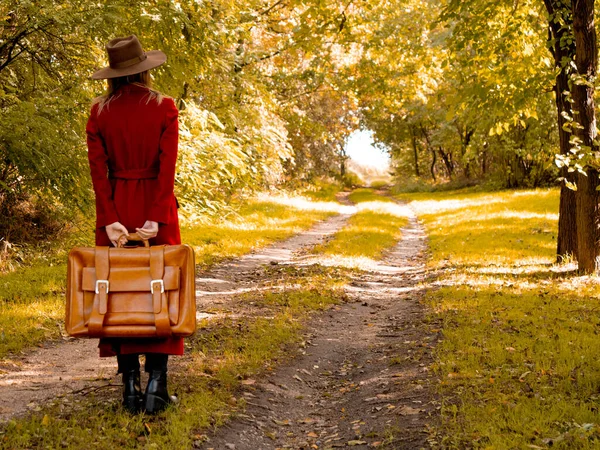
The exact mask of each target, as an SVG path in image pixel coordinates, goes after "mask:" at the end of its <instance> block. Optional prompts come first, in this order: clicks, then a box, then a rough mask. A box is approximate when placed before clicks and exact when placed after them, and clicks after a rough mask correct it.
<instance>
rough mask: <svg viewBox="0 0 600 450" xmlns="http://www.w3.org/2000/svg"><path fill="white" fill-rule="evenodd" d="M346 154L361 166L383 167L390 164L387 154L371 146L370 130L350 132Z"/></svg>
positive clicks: (371, 134) (371, 136)
mask: <svg viewBox="0 0 600 450" xmlns="http://www.w3.org/2000/svg"><path fill="white" fill-rule="evenodd" d="M346 154H347V155H348V156H349V157H350V158H352V159H353V160H354V161H356V162H357V163H358V164H360V165H361V166H373V167H377V168H378V169H385V168H387V167H388V166H389V164H390V159H389V156H388V154H387V153H386V152H383V151H381V150H379V149H378V148H375V147H374V146H373V133H372V132H370V131H361V130H358V131H355V132H354V133H352V134H351V135H350V137H349V138H348V142H347V143H346Z"/></svg>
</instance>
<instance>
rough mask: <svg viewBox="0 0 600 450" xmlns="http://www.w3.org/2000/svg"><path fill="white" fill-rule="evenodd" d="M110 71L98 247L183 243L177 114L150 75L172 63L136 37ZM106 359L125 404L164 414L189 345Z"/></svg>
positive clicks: (94, 163)
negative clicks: (170, 377) (171, 376)
mask: <svg viewBox="0 0 600 450" xmlns="http://www.w3.org/2000/svg"><path fill="white" fill-rule="evenodd" d="M106 50H107V52H108V60H109V63H110V65H109V67H105V68H103V69H100V70H98V71H97V72H95V73H94V74H93V75H92V78H93V79H106V80H107V82H108V90H107V92H106V94H105V95H103V96H101V97H98V98H97V99H95V100H94V103H93V105H92V109H91V113H90V117H89V120H88V123H87V127H86V132H87V145H88V159H89V163H90V172H91V176H92V182H93V186H94V192H95V194H96V245H97V246H109V245H111V244H112V245H115V246H117V245H118V244H123V243H125V242H126V241H127V238H128V236H129V233H132V232H137V234H138V235H139V236H141V237H142V238H144V239H149V240H150V244H151V245H160V244H180V243H181V239H180V234H179V223H178V218H177V201H176V200H175V196H174V194H173V187H174V182H175V163H176V160H177V142H178V122H177V116H178V112H177V108H176V107H175V104H174V102H173V100H172V99H171V98H168V97H164V96H163V95H161V94H160V93H159V92H157V91H155V90H153V89H151V85H150V74H149V72H148V71H149V70H150V69H152V68H154V67H158V66H160V65H161V64H163V63H164V62H165V61H166V59H167V58H166V55H165V54H164V53H163V52H161V51H158V50H154V51H149V52H144V51H143V49H142V46H141V44H140V42H139V41H138V39H137V37H136V36H134V35H132V36H128V37H125V38H117V39H113V40H111V41H110V42H109V43H108V44H107V46H106ZM99 348H100V357H107V356H116V357H117V364H118V370H119V373H121V374H123V384H124V391H123V405H124V407H125V408H126V409H128V410H129V411H131V412H138V411H140V410H142V409H143V410H145V411H146V412H148V413H156V412H158V411H160V410H162V409H164V408H165V407H166V406H167V405H168V404H169V403H170V402H171V401H172V399H171V397H170V396H169V394H168V391H167V362H168V357H169V355H181V354H183V339H182V338H168V339H101V340H100V344H99ZM142 353H143V354H145V355H146V365H145V370H146V372H148V373H149V380H148V386H147V388H146V392H145V394H144V395H143V396H142V393H141V388H140V363H139V359H138V356H139V355H140V354H142Z"/></svg>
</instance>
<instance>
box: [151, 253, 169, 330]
mask: <svg viewBox="0 0 600 450" xmlns="http://www.w3.org/2000/svg"><path fill="white" fill-rule="evenodd" d="M150 276H151V277H152V281H151V282H150V292H151V293H152V303H153V305H154V325H155V327H156V335H157V336H158V337H169V336H171V322H170V321H169V305H168V304H167V294H165V284H164V282H163V278H164V276H165V247H164V246H162V245H161V246H157V247H150Z"/></svg>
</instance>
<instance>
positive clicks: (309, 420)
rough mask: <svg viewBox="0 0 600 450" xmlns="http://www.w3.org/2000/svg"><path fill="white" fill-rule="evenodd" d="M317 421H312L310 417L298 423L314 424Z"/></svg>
mask: <svg viewBox="0 0 600 450" xmlns="http://www.w3.org/2000/svg"><path fill="white" fill-rule="evenodd" d="M314 421H315V419H311V418H310V417H307V418H305V419H300V420H299V421H298V423H313V422H314Z"/></svg>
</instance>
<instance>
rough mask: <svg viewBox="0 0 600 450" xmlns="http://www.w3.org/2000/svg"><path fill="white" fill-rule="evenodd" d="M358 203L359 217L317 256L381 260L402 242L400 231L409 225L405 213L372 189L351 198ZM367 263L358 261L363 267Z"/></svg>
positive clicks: (321, 249) (325, 245) (358, 191)
mask: <svg viewBox="0 0 600 450" xmlns="http://www.w3.org/2000/svg"><path fill="white" fill-rule="evenodd" d="M349 198H350V200H351V201H353V202H355V203H357V206H356V208H357V211H358V212H357V213H356V214H355V215H353V216H352V217H350V219H349V220H348V224H347V225H346V226H345V227H344V228H343V229H341V230H340V231H338V232H337V233H335V235H334V236H333V238H332V239H331V240H330V241H329V242H327V243H325V244H323V245H320V246H317V247H315V249H314V250H313V253H323V254H324V255H326V256H331V257H342V258H358V259H360V258H369V259H379V258H381V256H382V254H383V252H384V251H385V250H388V249H389V248H391V247H393V245H394V244H395V243H396V242H398V241H399V240H400V238H401V237H402V233H401V231H400V229H401V228H402V227H403V226H404V225H406V223H407V218H406V214H405V211H403V210H402V208H401V207H400V206H399V205H398V204H397V203H396V202H394V201H393V200H392V199H390V198H388V197H383V196H381V195H377V194H376V193H375V192H374V191H373V190H371V189H357V190H356V191H354V192H353V193H352V194H350V197H349ZM363 264H364V261H363V262H361V261H357V265H358V266H360V265H363Z"/></svg>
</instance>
